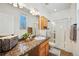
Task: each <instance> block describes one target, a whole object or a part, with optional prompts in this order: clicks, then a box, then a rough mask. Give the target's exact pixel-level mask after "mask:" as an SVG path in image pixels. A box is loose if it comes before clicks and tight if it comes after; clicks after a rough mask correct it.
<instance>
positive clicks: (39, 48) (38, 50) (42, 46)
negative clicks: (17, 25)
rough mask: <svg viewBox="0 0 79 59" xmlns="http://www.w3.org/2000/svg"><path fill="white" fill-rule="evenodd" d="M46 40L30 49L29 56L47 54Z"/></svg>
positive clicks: (47, 45)
mask: <svg viewBox="0 0 79 59" xmlns="http://www.w3.org/2000/svg"><path fill="white" fill-rule="evenodd" d="M48 51H49V44H48V40H46V41H44V42H43V43H41V44H40V45H39V46H37V47H35V48H34V49H32V50H31V51H30V53H29V55H30V56H47V55H48V54H49V53H48Z"/></svg>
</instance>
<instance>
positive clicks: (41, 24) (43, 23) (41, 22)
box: [38, 16, 48, 29]
mask: <svg viewBox="0 0 79 59" xmlns="http://www.w3.org/2000/svg"><path fill="white" fill-rule="evenodd" d="M47 26H48V20H47V18H46V17H44V16H41V17H39V19H38V27H39V29H40V27H41V29H45V28H47Z"/></svg>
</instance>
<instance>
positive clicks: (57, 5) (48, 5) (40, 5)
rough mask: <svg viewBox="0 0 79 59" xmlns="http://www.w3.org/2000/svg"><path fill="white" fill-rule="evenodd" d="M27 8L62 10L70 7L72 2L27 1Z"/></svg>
mask: <svg viewBox="0 0 79 59" xmlns="http://www.w3.org/2000/svg"><path fill="white" fill-rule="evenodd" d="M25 5H26V8H29V9H30V8H36V9H38V10H39V11H40V9H43V10H44V11H45V10H46V11H47V12H54V10H55V9H56V11H61V10H64V9H67V8H69V7H70V5H71V3H25Z"/></svg>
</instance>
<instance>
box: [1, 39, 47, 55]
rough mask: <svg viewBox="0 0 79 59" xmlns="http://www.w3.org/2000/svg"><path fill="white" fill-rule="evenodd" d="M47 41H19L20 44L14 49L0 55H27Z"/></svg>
mask: <svg viewBox="0 0 79 59" xmlns="http://www.w3.org/2000/svg"><path fill="white" fill-rule="evenodd" d="M45 40H47V39H43V40H35V39H33V40H32V41H26V40H22V41H19V42H18V44H17V45H16V46H15V47H14V48H13V49H11V50H9V51H8V52H4V53H0V54H1V55H3V56H20V55H23V54H25V53H27V52H28V51H30V50H31V49H33V48H34V47H36V46H38V45H39V44H41V43H42V42H44V41H45Z"/></svg>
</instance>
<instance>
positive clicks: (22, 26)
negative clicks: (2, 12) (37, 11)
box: [20, 15, 26, 29]
mask: <svg viewBox="0 0 79 59" xmlns="http://www.w3.org/2000/svg"><path fill="white" fill-rule="evenodd" d="M20 29H26V16H24V15H20Z"/></svg>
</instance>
